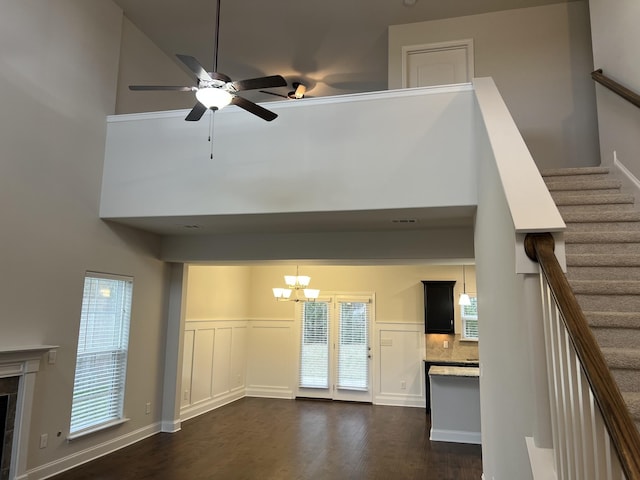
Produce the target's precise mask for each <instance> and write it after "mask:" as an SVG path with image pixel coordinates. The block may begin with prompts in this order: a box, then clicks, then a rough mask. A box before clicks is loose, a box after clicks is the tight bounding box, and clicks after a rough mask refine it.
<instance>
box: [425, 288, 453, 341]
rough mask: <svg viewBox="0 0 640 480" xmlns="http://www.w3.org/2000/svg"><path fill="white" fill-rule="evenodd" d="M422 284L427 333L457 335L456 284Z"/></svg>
mask: <svg viewBox="0 0 640 480" xmlns="http://www.w3.org/2000/svg"><path fill="white" fill-rule="evenodd" d="M422 284H423V285H424V331H425V333H448V334H453V333H455V331H454V322H453V319H454V312H453V287H454V285H455V284H456V282H455V281H427V280H423V281H422Z"/></svg>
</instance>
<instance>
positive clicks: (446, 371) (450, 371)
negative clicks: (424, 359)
mask: <svg viewBox="0 0 640 480" xmlns="http://www.w3.org/2000/svg"><path fill="white" fill-rule="evenodd" d="M429 375H430V376H434V375H438V376H447V377H479V376H480V369H479V368H478V367H447V366H437V365H434V366H432V367H431V368H430V369H429Z"/></svg>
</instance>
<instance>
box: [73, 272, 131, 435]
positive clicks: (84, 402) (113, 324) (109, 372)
mask: <svg viewBox="0 0 640 480" xmlns="http://www.w3.org/2000/svg"><path fill="white" fill-rule="evenodd" d="M133 284H134V279H133V277H131V276H126V275H116V274H109V273H102V272H94V271H87V272H85V275H84V286H83V293H82V308H81V313H80V325H79V329H78V346H77V350H76V367H75V373H74V386H73V391H72V400H71V416H70V422H69V435H68V436H67V439H68V440H73V439H75V438H79V437H82V436H85V435H88V434H90V433H93V432H97V431H100V430H104V429H105V428H109V427H112V426H114V425H119V424H121V423H124V422H126V421H128V418H126V417H125V415H124V399H125V390H126V377H127V358H128V350H129V329H130V324H131V311H132V305H133ZM114 290H115V296H114V297H113V298H112V297H111V293H112V292H114ZM105 299H109V300H105ZM98 334H102V335H106V339H107V340H103V338H105V337H102V336H100V337H98ZM81 359H82V360H83V361H82V363H81ZM83 364H84V365H87V364H89V365H91V364H93V365H92V366H89V367H86V368H83ZM80 385H82V387H80ZM80 388H85V389H94V390H95V389H99V388H101V389H103V392H102V393H101V394H99V395H93V397H94V398H93V399H91V398H87V395H86V394H85V395H84V396H82V394H81V393H79V389H80ZM83 409H84V410H85V411H87V410H93V411H94V412H95V413H93V414H89V415H87V414H86V413H83ZM74 423H75V426H74Z"/></svg>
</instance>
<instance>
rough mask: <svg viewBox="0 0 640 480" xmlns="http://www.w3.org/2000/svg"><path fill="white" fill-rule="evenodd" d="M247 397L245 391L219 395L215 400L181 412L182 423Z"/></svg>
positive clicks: (209, 400)
mask: <svg viewBox="0 0 640 480" xmlns="http://www.w3.org/2000/svg"><path fill="white" fill-rule="evenodd" d="M244 396H245V392H244V389H239V390H235V391H231V392H227V393H225V394H223V395H219V396H217V397H215V398H211V399H208V400H205V401H202V402H198V403H196V404H194V405H189V406H187V407H184V408H183V409H181V410H180V421H181V422H184V421H185V420H189V419H190V418H194V417H197V416H198V415H202V414H203V413H207V412H210V411H211V410H215V409H216V408H220V407H222V406H224V405H227V404H229V403H231V402H235V401H236V400H240V399H241V398H242V397H244Z"/></svg>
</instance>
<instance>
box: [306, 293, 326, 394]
mask: <svg viewBox="0 0 640 480" xmlns="http://www.w3.org/2000/svg"><path fill="white" fill-rule="evenodd" d="M300 311H301V314H302V318H301V323H302V328H301V332H302V338H301V342H300V381H299V385H300V387H303V388H329V333H330V332H329V302H322V301H315V302H303V303H302V308H301V309H300Z"/></svg>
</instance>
